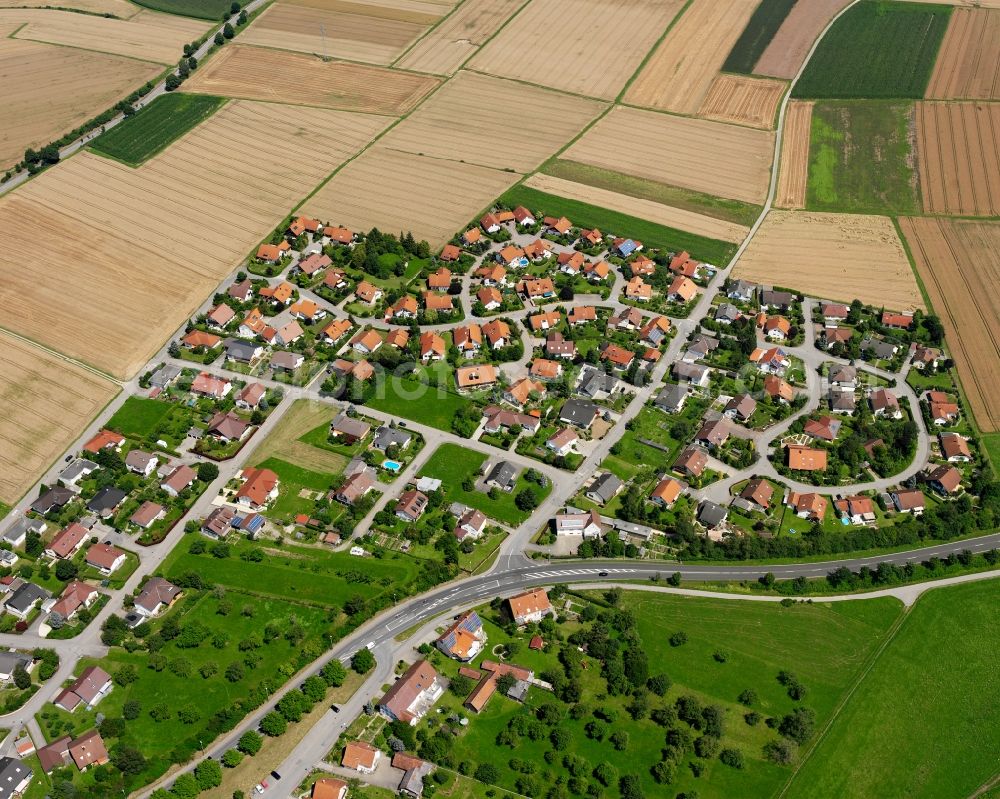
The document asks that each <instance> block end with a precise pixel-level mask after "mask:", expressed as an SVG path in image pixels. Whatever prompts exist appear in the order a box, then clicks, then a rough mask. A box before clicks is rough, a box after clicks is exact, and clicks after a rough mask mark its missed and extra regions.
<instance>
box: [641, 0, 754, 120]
mask: <svg viewBox="0 0 1000 799" xmlns="http://www.w3.org/2000/svg"><path fill="white" fill-rule="evenodd" d="M756 7H757V0H694V2H693V3H692V4H691V5H690V6H688V7H687V9H686V10H685V11H684V13H683V14H682V15H681V17H680V19H678V20H677V23H676V24H675V25H674V26H673V28H671V29H670V32H669V33H668V34H667V35H666V37H665V38H664V39H663V41H662V42H660V44H659V46H658V47H657V48H656V52H655V53H653V55H652V56H651V57H650V59H649V61H648V62H647V63H646V65H645V66H644V67H643V69H642V72H640V73H639V75H638V77H636V79H635V81H633V83H632V85H631V86H629V89H628V91H627V92H626V93H625V101H626V102H628V103H632V104H634V105H641V106H648V107H650V108H659V109H661V110H663V111H675V112H677V113H680V114H694V113H697V111H698V109H699V108H700V107H701V104H702V102H703V101H704V100H705V97H706V95H707V94H708V91H709V89H710V88H711V86H712V81H713V80H715V76H716V75H717V74H718V72H719V70H720V69H721V68H722V64H723V62H724V61H725V60H726V56H727V55H728V54H729V51H730V50H731V49H732V47H733V45H734V44H735V43H736V40H737V39H739V37H740V34H741V33H742V32H743V29H744V28H745V27H746V24H747V21H748V20H749V19H750V15H751V14H753V12H754V9H755V8H756Z"/></svg>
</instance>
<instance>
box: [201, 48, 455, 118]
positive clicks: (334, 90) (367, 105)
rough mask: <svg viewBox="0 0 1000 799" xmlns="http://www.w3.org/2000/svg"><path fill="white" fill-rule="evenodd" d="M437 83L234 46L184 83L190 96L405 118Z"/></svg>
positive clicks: (383, 71)
mask: <svg viewBox="0 0 1000 799" xmlns="http://www.w3.org/2000/svg"><path fill="white" fill-rule="evenodd" d="M437 83H438V82H437V80H436V79H435V78H431V77H425V76H423V75H413V74H410V73H408V72H398V71H395V70H388V69H380V68H378V67H370V66H366V65H364V64H351V63H348V62H345V61H332V62H324V61H321V60H320V59H318V58H315V57H314V56H311V55H302V54H300V53H290V52H282V51H280V50H269V49H266V48H263V47H244V46H240V45H236V46H232V45H230V46H229V47H227V48H226V49H224V50H223V51H222V52H221V53H219V54H218V55H216V56H215V58H213V59H212V60H211V61H210V62H209V63H208V65H207V66H206V67H203V68H201V69H199V70H198V71H197V72H196V73H195V74H194V75H193V76H192V77H191V78H190V79H189V80H188V81H187V82H186V83H185V84H184V90H185V91H188V92H202V93H204V94H216V95H221V96H223V97H240V98H243V99H245V100H263V101H270V102H275V103H295V104H301V105H306V106H318V107H320V108H336V109H340V110H342V111H360V112H364V113H369V114H393V115H398V114H405V113H406V112H408V111H410V110H412V109H413V107H414V106H415V105H416V104H417V103H418V102H420V100H421V99H422V98H423V97H424V95H425V94H427V92H429V91H430V90H431V89H433V88H434V87H435V86H436V85H437Z"/></svg>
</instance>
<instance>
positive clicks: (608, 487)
mask: <svg viewBox="0 0 1000 799" xmlns="http://www.w3.org/2000/svg"><path fill="white" fill-rule="evenodd" d="M624 486H625V484H624V483H623V482H622V481H621V480H620V479H619V478H618V477H617V476H616V475H613V474H612V473H611V472H605V473H604V474H602V475H601V476H600V477H598V478H597V479H596V480H594V482H593V483H591V485H590V488H588V489H587V493H586V497H587V499H590V500H593V501H594V502H600V503H601V504H602V505H603V504H604V503H605V502H609V501H610V500H612V499H614V498H615V496H616V495H617V494H618V492H619V491H621V490H622V488H624Z"/></svg>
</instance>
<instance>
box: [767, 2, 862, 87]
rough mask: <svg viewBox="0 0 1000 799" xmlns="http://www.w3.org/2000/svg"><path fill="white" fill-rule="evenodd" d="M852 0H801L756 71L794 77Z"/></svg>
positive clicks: (789, 13) (779, 76)
mask: <svg viewBox="0 0 1000 799" xmlns="http://www.w3.org/2000/svg"><path fill="white" fill-rule="evenodd" d="M850 2H851V0H797V2H796V3H795V5H794V6H792V10H791V11H789V12H788V16H787V17H785V21H784V22H782V23H781V27H780V28H778V31H777V33H775V34H774V38H773V39H771V41H770V43H769V44H768V45H767V48H766V49H765V50H764V52H763V53H761V56H760V58H759V59H758V60H757V66H756V67H754V72H755V73H756V74H758V75H770V76H771V77H772V78H787V79H791V78H794V77H795V75H796V73H797V72H798V71H799V68H800V67H801V66H802V64H803V63H805V60H806V56H807V55H808V54H809V49H810V48H811V47H812V46H813V42H815V41H816V38H817V37H818V36H819V35H820V33H822V31H823V29H824V28H825V27H826V26H827V25H828V24H829V22H830V20H831V19H833V18H834V17H835V16H837V14H838V13H839V12H840V11H841V10H843V9H844V8H846V7H847V5H848V4H849V3H850Z"/></svg>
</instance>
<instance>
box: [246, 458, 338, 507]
mask: <svg viewBox="0 0 1000 799" xmlns="http://www.w3.org/2000/svg"><path fill="white" fill-rule="evenodd" d="M257 466H258V468H261V469H270V470H271V471H272V472H274V473H275V474H277V475H278V478H279V479H280V480H281V484H280V485H279V486H278V498H277V499H276V500H275V502H274V504H273V505H272V506H271V507H270V508H268V509H267V510H266V511H265V512H264V513H265V515H266V516H268V517H272V518H275V519H280V518H285V517H289V516H294V515H295V514H297V513H311V512H312V509H313V504H314V503H313V500H311V499H306V498H304V497H300V496H299V492H300V491H303V490H308V491H322V492H324V493H325V492H326V491H327V490H328V489H329V488H330V485H331V484H332V483H333V478H334V475H332V474H326V473H324V472H316V471H312V470H311V469H304V468H302V467H301V466H296V465H295V464H292V463H288V462H287V461H283V460H281V459H280V458H268V459H267V460H265V461H263V462H261V463H258V464H257Z"/></svg>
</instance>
